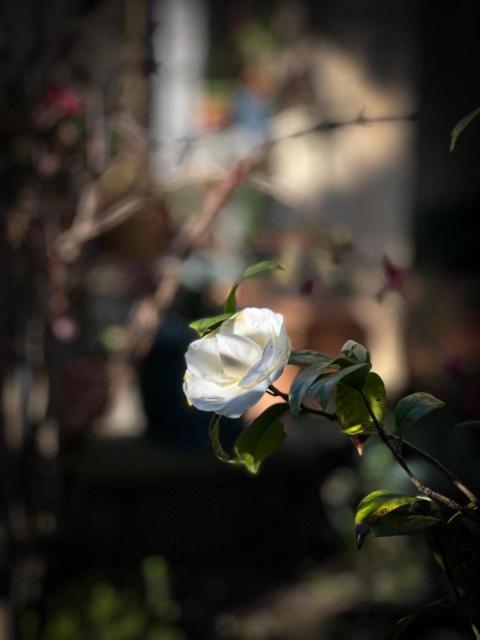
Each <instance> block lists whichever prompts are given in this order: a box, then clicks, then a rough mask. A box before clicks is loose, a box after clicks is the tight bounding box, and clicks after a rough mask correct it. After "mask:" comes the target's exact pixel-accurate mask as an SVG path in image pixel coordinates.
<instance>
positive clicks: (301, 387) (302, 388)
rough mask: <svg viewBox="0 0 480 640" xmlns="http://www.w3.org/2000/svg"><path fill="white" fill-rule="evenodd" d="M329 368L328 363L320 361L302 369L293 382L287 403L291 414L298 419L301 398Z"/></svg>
mask: <svg viewBox="0 0 480 640" xmlns="http://www.w3.org/2000/svg"><path fill="white" fill-rule="evenodd" d="M329 367H330V362H329V361H320V362H318V363H316V364H311V365H310V366H309V367H307V368H306V369H303V371H301V372H300V373H299V374H298V376H297V377H296V378H295V380H294V381H293V384H292V386H291V387H290V394H289V402H290V410H291V412H292V414H293V415H294V416H295V417H296V418H298V416H299V415H300V411H301V408H302V402H303V398H304V397H305V395H306V394H307V392H308V390H309V389H310V387H311V386H312V384H313V383H314V382H315V380H317V379H318V378H319V377H320V376H321V375H322V373H324V371H325V370H326V369H327V368H329Z"/></svg>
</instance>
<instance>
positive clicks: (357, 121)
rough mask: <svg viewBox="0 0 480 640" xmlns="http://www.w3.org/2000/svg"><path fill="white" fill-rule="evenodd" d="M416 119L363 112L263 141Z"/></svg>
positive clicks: (273, 141) (277, 142)
mask: <svg viewBox="0 0 480 640" xmlns="http://www.w3.org/2000/svg"><path fill="white" fill-rule="evenodd" d="M416 119H417V115H416V114H415V113H411V114H407V115H398V116H376V117H373V118H367V117H366V116H365V114H364V113H360V114H359V115H358V116H356V117H355V118H350V119H348V120H330V121H319V122H316V123H314V124H312V125H311V126H310V127H307V128H305V129H300V130H299V131H294V132H293V133H289V134H287V135H285V136H279V137H278V138H273V139H272V140H269V141H268V142H266V143H265V145H266V146H269V147H272V146H274V145H277V144H279V143H280V142H284V141H286V140H292V139H294V138H300V137H302V136H306V135H309V134H311V133H328V132H329V131H335V130H336V129H343V128H344V127H352V126H364V127H365V126H368V125H370V124H388V123H392V122H413V121H414V120H416Z"/></svg>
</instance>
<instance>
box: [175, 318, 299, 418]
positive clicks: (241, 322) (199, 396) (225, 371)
mask: <svg viewBox="0 0 480 640" xmlns="http://www.w3.org/2000/svg"><path fill="white" fill-rule="evenodd" d="M289 354H290V340H289V339H288V336H287V334H286V331H285V324H284V321H283V316H281V315H280V314H278V313H274V312H273V311H271V310H270V309H256V308H253V307H248V308H246V309H244V310H243V311H240V312H238V313H237V314H235V315H234V316H233V317H232V318H231V319H229V320H227V321H225V322H224V323H223V324H222V325H221V326H220V328H219V329H218V330H217V331H215V332H214V333H212V334H211V335H209V336H206V337H204V338H201V339H199V340H196V341H195V342H193V343H192V344H191V345H190V346H189V348H188V351H187V353H186V361H187V371H186V374H185V379H184V385H183V389H184V392H185V395H186V396H187V398H188V400H189V402H190V403H191V404H193V405H194V406H195V407H196V408H197V409H200V410H202V411H213V412H215V413H218V414H220V415H224V416H228V417H230V418H238V417H239V416H241V415H242V414H243V413H245V411H246V410H247V409H249V408H250V407H252V406H253V405H254V404H255V403H256V402H258V400H260V398H261V397H262V395H263V394H264V393H265V391H266V389H267V387H268V385H269V384H270V383H271V382H273V381H274V380H276V379H277V378H278V377H279V376H280V375H281V374H282V372H283V370H284V368H285V366H286V364H287V362H288V357H289Z"/></svg>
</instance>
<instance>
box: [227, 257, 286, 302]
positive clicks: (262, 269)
mask: <svg viewBox="0 0 480 640" xmlns="http://www.w3.org/2000/svg"><path fill="white" fill-rule="evenodd" d="M275 269H283V267H282V266H281V265H279V264H278V262H275V261H274V260H263V261H262V262H257V263H256V264H252V265H251V266H250V267H247V268H246V269H245V271H244V272H243V273H242V275H241V276H240V278H238V280H237V281H236V282H235V284H234V285H233V287H232V289H231V291H230V293H229V294H228V296H227V299H226V300H225V304H224V309H225V313H229V314H232V313H235V311H236V310H237V304H236V299H235V298H236V295H237V289H238V287H239V286H240V285H241V284H242V282H243V281H244V280H248V279H249V278H253V277H254V276H258V275H260V274H261V273H266V272H267V271H274V270H275Z"/></svg>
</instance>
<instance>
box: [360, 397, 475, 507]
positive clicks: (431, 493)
mask: <svg viewBox="0 0 480 640" xmlns="http://www.w3.org/2000/svg"><path fill="white" fill-rule="evenodd" d="M360 393H361V395H362V399H363V402H364V403H365V407H366V408H367V411H368V414H369V416H370V418H371V419H372V422H373V424H374V425H375V428H376V430H377V433H378V435H379V436H380V439H381V440H382V442H383V443H384V444H385V446H386V447H388V448H389V449H390V451H391V453H392V455H393V457H394V458H395V460H396V461H397V462H398V464H399V465H400V466H401V467H402V469H403V470H404V471H405V473H406V474H407V476H408V478H409V480H410V482H411V483H412V484H413V486H414V487H415V489H417V491H418V492H419V493H423V495H425V496H427V497H428V498H432V499H433V500H436V501H437V502H441V503H443V504H445V505H447V507H449V508H450V509H453V510H455V511H461V512H462V513H463V514H464V515H466V516H469V517H473V518H474V519H476V518H475V516H473V515H472V513H471V511H469V510H468V509H466V508H465V507H464V506H462V505H461V504H460V503H459V502H457V501H456V500H452V498H449V497H448V496H444V495H443V494H442V493H439V492H438V491H435V490H434V489H432V488H431V487H429V486H428V485H426V484H425V483H423V482H422V481H421V480H419V479H418V478H417V477H416V476H415V474H414V473H413V471H412V470H411V469H410V467H409V466H408V463H407V461H406V460H405V458H404V457H403V455H402V453H401V451H400V449H398V448H397V447H396V446H395V445H394V444H393V442H392V440H391V439H390V437H389V434H388V433H387V432H386V431H385V429H384V428H383V425H382V424H381V423H380V422H379V421H378V420H377V416H376V415H375V414H374V413H373V411H372V408H371V406H370V403H369V402H368V400H367V398H366V396H365V394H364V393H363V391H360Z"/></svg>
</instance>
